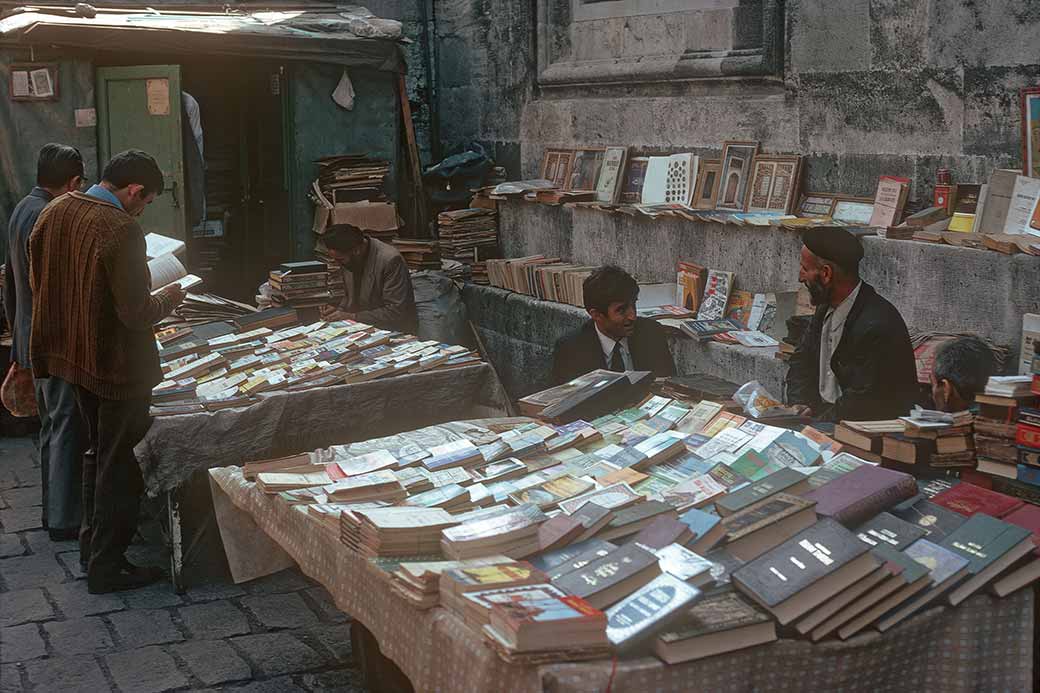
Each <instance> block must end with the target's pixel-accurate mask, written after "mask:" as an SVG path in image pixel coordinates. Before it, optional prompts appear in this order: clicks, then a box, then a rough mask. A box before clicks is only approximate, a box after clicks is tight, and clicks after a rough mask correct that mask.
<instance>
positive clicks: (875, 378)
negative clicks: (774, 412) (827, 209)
mask: <svg viewBox="0 0 1040 693" xmlns="http://www.w3.org/2000/svg"><path fill="white" fill-rule="evenodd" d="M802 243H803V247H802V258H801V268H800V270H799V272H798V280H799V281H800V282H802V284H804V285H805V286H806V288H807V289H808V290H809V296H810V298H811V299H812V304H813V305H814V306H816V307H817V308H816V313H815V314H814V315H813V319H812V322H811V324H810V326H809V329H808V330H806V333H805V335H804V336H803V338H802V342H801V344H799V345H798V348H797V349H796V350H795V353H794V354H793V355H792V357H791V361H790V367H789V369H788V371H787V401H788V403H789V404H793V405H799V409H800V411H801V413H802V414H803V415H805V416H812V417H814V418H817V419H820V420H823V421H840V420H842V419H849V420H853V421H864V420H867V421H869V420H878V419H892V418H895V417H897V416H906V415H907V414H908V413H909V412H910V409H911V408H913V405H914V404H915V403H916V400H917V394H918V389H917V374H916V367H915V364H914V350H913V347H912V346H911V345H910V335H909V333H908V332H907V329H906V324H905V323H904V322H903V318H902V317H901V316H900V315H899V311H897V310H896V308H895V306H893V305H892V304H891V303H889V302H888V301H886V300H885V299H883V298H881V296H879V295H878V294H877V292H876V291H874V288H873V287H872V286H870V285H869V284H867V283H866V282H864V281H861V280H860V278H859V262H860V260H861V259H863V246H862V245H861V244H860V242H859V239H858V238H856V237H855V236H853V235H852V234H851V233H849V232H848V231H846V230H844V229H835V228H827V229H813V230H810V231H807V232H806V233H805V234H804V236H803V237H802Z"/></svg>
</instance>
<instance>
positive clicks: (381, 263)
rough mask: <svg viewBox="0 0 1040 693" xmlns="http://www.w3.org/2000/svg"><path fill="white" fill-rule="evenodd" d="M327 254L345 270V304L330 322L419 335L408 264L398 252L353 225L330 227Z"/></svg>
mask: <svg viewBox="0 0 1040 693" xmlns="http://www.w3.org/2000/svg"><path fill="white" fill-rule="evenodd" d="M322 241H324V245H325V249H326V252H327V253H328V255H329V256H330V257H332V258H333V259H335V260H336V262H338V263H339V265H340V267H342V269H343V288H344V291H345V295H344V297H343V302H342V303H341V304H340V305H339V307H338V308H336V309H328V310H326V311H325V312H324V316H323V317H324V318H325V319H326V320H340V319H343V318H346V319H349V320H358V321H360V322H364V323H368V324H369V325H374V326H376V327H379V328H382V329H384V330H391V331H395V332H406V333H408V334H416V332H418V330H419V317H418V313H417V312H416V309H415V293H414V291H413V290H412V276H411V274H409V272H408V264H407V263H406V262H405V261H404V258H403V257H401V253H400V252H398V250H397V248H395V247H394V246H392V245H390V244H389V243H383V242H382V241H378V240H375V239H373V238H369V237H368V236H366V235H365V234H364V233H363V232H362V231H361V229H359V228H358V227H356V226H351V225H350V224H335V225H333V226H330V227H329V228H328V229H327V230H326V231H325V234H324V235H323V236H322Z"/></svg>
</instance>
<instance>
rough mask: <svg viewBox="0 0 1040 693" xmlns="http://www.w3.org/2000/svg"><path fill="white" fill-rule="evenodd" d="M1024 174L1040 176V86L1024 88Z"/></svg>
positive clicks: (1034, 176)
mask: <svg viewBox="0 0 1040 693" xmlns="http://www.w3.org/2000/svg"><path fill="white" fill-rule="evenodd" d="M1022 175H1025V176H1032V177H1033V178H1040V87H1027V88H1025V89H1023V90H1022Z"/></svg>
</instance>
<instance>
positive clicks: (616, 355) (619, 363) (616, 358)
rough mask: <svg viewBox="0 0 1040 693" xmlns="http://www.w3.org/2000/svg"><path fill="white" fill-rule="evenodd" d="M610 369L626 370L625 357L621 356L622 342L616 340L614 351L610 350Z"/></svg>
mask: <svg viewBox="0 0 1040 693" xmlns="http://www.w3.org/2000/svg"><path fill="white" fill-rule="evenodd" d="M610 370H612V371H619V372H624V370H625V359H623V358H621V342H614V351H612V352H610Z"/></svg>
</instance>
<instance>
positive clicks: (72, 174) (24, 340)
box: [4, 144, 86, 541]
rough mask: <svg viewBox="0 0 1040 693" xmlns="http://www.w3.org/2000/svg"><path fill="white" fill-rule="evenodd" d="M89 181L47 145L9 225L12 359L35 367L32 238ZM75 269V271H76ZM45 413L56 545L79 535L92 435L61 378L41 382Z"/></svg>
mask: <svg viewBox="0 0 1040 693" xmlns="http://www.w3.org/2000/svg"><path fill="white" fill-rule="evenodd" d="M82 183H83V157H82V156H80V153H79V150H77V149H76V148H75V147H70V146H68V145H64V144H45V145H44V146H43V148H42V149H40V155H39V159H38V160H37V164H36V187H34V188H33V189H32V191H31V192H30V193H29V194H28V195H26V196H25V197H24V198H23V199H22V201H21V202H19V203H18V206H17V207H15V208H14V213H12V214H11V219H10V222H9V224H8V236H7V254H8V258H7V271H6V273H5V275H4V312H5V314H6V316H7V324H8V325H9V326H10V327H11V336H12V345H11V360H12V361H14V362H15V363H17V364H18V365H19V366H21V367H22V368H31V367H32V365H31V363H30V361H29V335H30V334H31V332H32V289H30V287H29V260H28V254H27V249H28V243H29V234H31V233H32V230H33V226H35V224H36V218H37V217H39V216H40V212H42V211H43V208H44V207H46V206H47V205H48V204H50V202H51V200H53V199H54V198H56V197H59V196H61V195H64V194H65V193H67V192H70V191H72V190H78V189H79V188H80V186H81V185H82ZM70 270H71V271H75V268H70ZM34 385H35V387H36V404H37V408H38V409H39V412H40V475H41V477H42V484H43V518H42V520H43V527H44V528H45V529H47V530H48V531H49V533H50V537H51V539H52V540H54V541H64V540H67V539H75V538H76V536H78V534H79V528H80V512H81V510H80V509H81V505H82V500H81V499H82V493H83V492H82V483H81V479H82V462H83V452H84V446H85V444H86V431H85V429H84V428H83V424H82V422H81V417H80V414H79V409H78V407H77V405H76V395H75V388H74V387H72V386H71V385H70V384H69V383H67V382H65V381H64V380H62V379H61V378H39V379H37V380H35V382H34Z"/></svg>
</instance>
